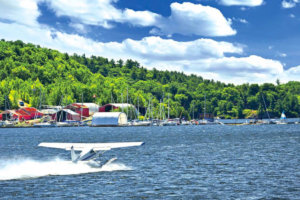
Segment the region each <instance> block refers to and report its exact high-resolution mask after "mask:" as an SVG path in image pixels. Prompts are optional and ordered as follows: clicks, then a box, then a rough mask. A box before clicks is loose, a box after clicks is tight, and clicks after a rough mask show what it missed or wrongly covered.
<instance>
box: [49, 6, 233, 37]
mask: <svg viewBox="0 0 300 200" xmlns="http://www.w3.org/2000/svg"><path fill="white" fill-rule="evenodd" d="M47 1H48V5H49V6H50V7H51V8H52V9H53V10H54V12H55V13H56V15H57V16H68V17H70V18H71V19H72V20H74V21H76V22H77V23H79V22H80V23H84V24H88V25H99V26H103V27H105V28H112V27H113V23H116V22H117V23H129V24H132V25H134V26H147V27H148V26H150V27H156V29H153V30H152V31H151V33H159V34H160V35H161V34H164V35H172V34H174V33H179V34H183V35H203V36H228V35H235V34H236V31H235V30H233V29H232V28H231V26H230V22H229V21H227V20H226V18H225V17H224V16H223V14H222V13H221V12H220V11H219V10H218V9H216V8H213V7H210V6H202V5H201V4H193V3H187V2H185V3H182V4H180V3H172V4H171V16H169V17H163V16H161V15H159V14H156V13H153V12H150V11H134V10H132V9H125V10H120V9H117V8H115V7H114V6H113V4H112V3H113V2H115V1H116V0H102V1H97V0H83V1H77V0H56V1H50V0H47Z"/></svg>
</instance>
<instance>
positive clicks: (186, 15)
mask: <svg viewBox="0 0 300 200" xmlns="http://www.w3.org/2000/svg"><path fill="white" fill-rule="evenodd" d="M230 25H231V23H230V21H229V20H227V19H226V18H225V17H224V16H223V14H222V13H221V12H220V11H219V10H218V9H216V8H213V7H210V6H203V5H201V4H193V3H188V2H185V3H182V4H180V3H172V4H171V16H170V17H168V18H160V20H158V23H157V25H156V26H157V27H158V28H159V29H160V31H161V32H162V33H165V34H166V35H170V34H174V33H180V34H183V35H193V34H194V35H203V36H227V35H235V34H236V31H235V30H233V29H232V28H231V26H230Z"/></svg>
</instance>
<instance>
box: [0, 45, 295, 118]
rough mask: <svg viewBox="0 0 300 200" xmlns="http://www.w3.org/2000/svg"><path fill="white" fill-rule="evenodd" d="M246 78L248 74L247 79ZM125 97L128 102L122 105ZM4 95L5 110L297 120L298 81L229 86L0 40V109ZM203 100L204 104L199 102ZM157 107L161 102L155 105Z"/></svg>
mask: <svg viewBox="0 0 300 200" xmlns="http://www.w3.org/2000/svg"><path fill="white" fill-rule="evenodd" d="M249 76H251V74H249ZM127 94H128V100H127ZM5 96H7V97H8V98H7V99H8V100H9V105H10V107H11V108H17V107H18V100H19V99H22V100H23V101H25V102H27V103H29V104H30V105H31V106H34V107H39V106H40V105H41V104H42V105H67V104H70V103H74V102H82V101H84V102H95V103H97V104H100V105H104V104H106V103H111V102H119V103H120V102H124V103H125V102H127V101H128V102H129V103H132V104H134V105H137V103H139V106H140V107H144V108H147V107H149V104H151V106H153V107H152V108H153V111H154V113H155V114H154V116H155V115H157V114H158V113H159V110H160V107H164V108H165V110H166V109H167V105H168V104H169V105H170V116H171V117H172V118H174V117H185V118H186V119H191V118H193V116H194V117H195V118H198V116H199V114H200V113H203V112H204V109H205V111H206V113H213V114H214V116H218V117H221V118H251V117H258V118H263V117H266V116H267V114H266V113H267V112H266V111H268V113H269V115H270V116H271V117H279V116H280V114H281V112H282V111H285V113H286V115H287V116H288V117H300V82H299V81H290V82H288V83H286V84H281V83H280V81H279V80H278V81H277V84H272V83H264V84H262V85H258V84H248V83H246V84H242V85H237V86H236V85H233V84H225V83H222V82H219V81H214V80H207V79H203V78H202V77H201V76H197V75H194V74H192V75H186V74H184V73H183V72H176V71H159V70H157V69H155V68H154V69H152V70H148V69H146V68H144V67H143V66H141V65H140V64H139V63H138V62H137V61H133V60H130V59H128V60H126V61H123V60H113V59H112V60H109V59H107V58H103V57H100V56H91V57H86V56H85V55H84V54H83V55H77V54H73V55H69V54H67V53H60V52H59V51H57V50H52V49H48V48H42V47H40V46H39V45H34V44H30V43H28V44H25V43H24V42H22V41H20V40H17V41H5V40H3V39H2V40H1V41H0V109H1V110H4V107H5ZM205 99H206V100H205ZM160 102H161V103H160Z"/></svg>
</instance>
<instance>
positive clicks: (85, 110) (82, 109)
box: [65, 103, 90, 117]
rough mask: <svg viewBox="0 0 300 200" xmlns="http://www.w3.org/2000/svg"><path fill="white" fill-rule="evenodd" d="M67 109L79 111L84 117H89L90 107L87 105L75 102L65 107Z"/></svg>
mask: <svg viewBox="0 0 300 200" xmlns="http://www.w3.org/2000/svg"><path fill="white" fill-rule="evenodd" d="M65 109H69V110H72V111H74V112H76V113H78V114H79V115H80V116H81V114H82V116H83V117H89V116H90V114H89V108H88V107H87V106H85V105H81V104H79V103H73V104H70V105H68V106H66V107H65Z"/></svg>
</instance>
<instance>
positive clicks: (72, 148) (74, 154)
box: [71, 146, 79, 163]
mask: <svg viewBox="0 0 300 200" xmlns="http://www.w3.org/2000/svg"><path fill="white" fill-rule="evenodd" d="M78 158H79V155H77V154H76V153H75V151H74V147H73V146H72V147H71V159H72V162H73V163H76V162H77V161H78Z"/></svg>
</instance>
